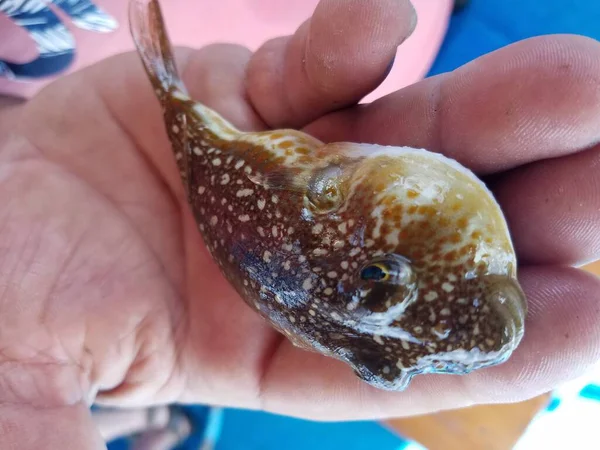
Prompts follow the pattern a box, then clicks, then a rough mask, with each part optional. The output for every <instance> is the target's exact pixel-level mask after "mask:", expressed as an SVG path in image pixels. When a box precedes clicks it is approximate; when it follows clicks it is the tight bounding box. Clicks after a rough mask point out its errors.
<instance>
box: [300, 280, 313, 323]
mask: <svg viewBox="0 0 600 450" xmlns="http://www.w3.org/2000/svg"><path fill="white" fill-rule="evenodd" d="M312 287H313V283H312V278H310V277H308V278H306V279H305V280H304V281H303V282H302V289H304V290H305V291H310V290H311V289H312ZM313 315H314V314H313Z"/></svg>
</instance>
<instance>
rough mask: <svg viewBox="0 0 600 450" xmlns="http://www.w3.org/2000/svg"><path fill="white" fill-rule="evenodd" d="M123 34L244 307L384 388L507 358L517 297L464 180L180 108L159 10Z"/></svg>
mask: <svg viewBox="0 0 600 450" xmlns="http://www.w3.org/2000/svg"><path fill="white" fill-rule="evenodd" d="M129 20H130V32H131V35H132V37H133V40H134V43H135V47H136V49H137V52H138V54H139V57H140V59H141V62H142V66H143V68H144V70H145V72H146V74H147V76H148V78H149V81H150V84H151V86H152V88H153V89H154V92H155V94H156V97H157V101H158V103H159V104H160V106H161V109H162V119H163V123H164V128H165V131H166V134H167V136H168V139H169V141H170V144H171V147H172V151H173V154H174V158H175V162H176V164H177V168H178V170H179V172H180V174H181V182H182V184H183V187H184V188H185V195H186V199H187V203H188V205H189V208H190V213H191V214H193V217H194V219H195V221H196V223H197V226H198V232H199V233H200V235H201V237H202V240H203V242H204V244H205V246H206V247H207V249H208V252H209V253H210V254H211V256H212V259H213V261H214V262H215V264H217V265H218V266H219V268H220V271H221V273H222V274H223V276H224V278H225V279H226V280H227V282H228V283H229V284H230V285H231V286H232V287H233V288H234V289H235V291H236V292H237V293H238V294H239V296H240V297H241V299H242V301H244V302H245V303H246V304H247V305H248V307H250V308H251V309H252V310H253V311H254V312H255V313H256V314H258V315H259V316H260V317H262V318H263V319H264V320H265V321H266V322H267V323H269V324H270V326H271V327H272V328H273V329H274V330H276V331H277V332H279V333H280V334H281V335H283V336H284V337H285V338H286V339H287V340H289V342H291V344H293V345H295V346H296V347H298V348H299V349H300V350H305V351H307V352H316V353H318V354H319V355H322V356H324V357H328V358H334V359H336V360H338V361H341V362H342V363H344V364H345V367H347V368H348V370H349V371H351V373H353V374H354V375H355V376H357V377H358V378H359V379H360V380H362V381H363V382H365V383H367V384H368V385H370V386H373V387H375V388H377V389H380V390H386V391H404V390H406V389H407V388H408V387H409V385H410V384H411V381H412V380H413V378H414V377H415V376H418V375H426V374H451V375H466V374H469V373H471V372H473V371H475V370H479V369H483V368H487V367H492V366H496V365H499V364H502V363H504V362H505V361H506V360H508V359H509V358H510V356H511V355H512V354H513V352H514V351H515V349H516V348H518V346H519V344H520V342H521V341H522V338H523V336H524V331H525V325H524V324H525V317H526V315H527V299H526V296H525V293H524V291H523V289H522V287H521V286H520V284H519V281H518V276H517V257H516V253H515V249H514V246H513V243H512V239H511V234H510V230H509V227H508V223H507V221H506V218H505V217H504V215H503V212H502V209H501V207H500V205H499V204H498V202H497V201H496V199H495V197H494V195H493V193H492V192H491V191H490V190H489V189H488V188H487V186H486V184H485V183H484V182H483V181H481V180H480V179H479V178H478V177H477V176H476V175H475V174H474V173H473V172H472V171H471V170H469V169H468V168H466V167H465V166H463V165H461V164H460V163H458V162H457V161H456V160H454V159H451V158H448V157H446V156H444V155H442V154H440V153H438V152H433V151H429V150H426V149H420V148H412V147H407V146H384V145H378V144H376V143H369V142H362V143H353V142H328V143H326V142H323V141H321V140H319V139H317V138H315V137H313V136H311V135H309V134H307V133H304V132H302V131H299V130H293V129H278V130H268V131H242V130H239V129H238V128H236V127H235V126H234V125H233V124H232V123H230V122H229V121H228V120H227V119H226V118H224V117H223V116H222V115H220V114H219V113H218V112H216V111H215V110H213V109H211V108H209V107H207V106H206V105H203V104H202V103H200V102H198V101H196V100H194V99H192V98H191V97H190V95H189V94H188V92H187V89H186V87H185V85H184V83H183V82H182V80H181V78H180V75H179V73H178V71H177V67H176V63H175V60H174V56H173V49H172V44H171V41H170V38H169V36H168V34H167V29H166V26H165V21H164V18H163V15H162V12H161V8H160V5H159V2H158V1H157V0H131V2H130V10H129ZM186 206H187V205H186ZM215 301H218V300H215ZM300 354H301V353H300ZM300 354H299V355H300ZM298 357H299V358H300V357H301V356H298Z"/></svg>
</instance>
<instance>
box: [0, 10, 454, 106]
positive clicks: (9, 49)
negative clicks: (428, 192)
mask: <svg viewBox="0 0 600 450" xmlns="http://www.w3.org/2000/svg"><path fill="white" fill-rule="evenodd" d="M95 3H96V4H97V5H98V6H99V7H101V8H102V9H103V10H104V11H106V12H107V13H109V14H110V15H111V16H112V17H114V18H115V19H116V21H117V22H118V23H119V27H118V28H117V29H116V30H115V31H112V32H108V33H92V32H89V31H85V30H81V29H78V28H77V27H75V26H73V25H72V24H71V23H70V22H69V21H68V19H65V23H66V24H67V25H68V28H69V29H70V30H71V31H72V33H73V35H74V37H75V39H76V42H77V57H76V60H75V63H74V64H73V65H71V67H70V69H69V70H70V71H73V70H77V69H79V68H81V67H84V66H87V65H89V64H91V63H94V62H96V61H98V60H100V59H103V58H105V57H107V56H110V55H113V54H116V53H120V52H123V51H127V50H132V49H133V43H132V41H131V38H130V35H129V28H128V26H127V3H128V2H127V1H126V0H96V1H95ZM317 3H318V0H286V1H282V0H218V1H207V0H195V1H191V0H164V1H163V2H162V6H163V9H164V14H165V16H166V21H167V25H168V28H169V33H170V35H171V38H172V39H173V41H174V43H175V44H176V45H185V46H189V47H202V46H204V45H206V44H209V43H214V42H234V43H239V44H243V45H245V46H247V47H249V48H250V49H253V50H254V49H256V48H258V47H259V46H260V45H261V44H262V43H263V42H264V41H266V40H268V39H270V38H273V37H276V36H280V35H287V34H290V33H293V32H294V31H295V29H296V28H297V27H298V25H300V24H301V23H302V22H303V21H304V20H306V19H307V18H308V17H310V15H311V13H312V11H313V10H314V8H315V6H316V5H317ZM413 4H414V6H415V8H416V9H417V13H418V16H419V21H418V24H417V28H416V30H415V32H414V34H413V35H412V36H411V37H410V38H409V39H408V40H407V41H406V42H405V43H404V44H403V45H402V46H401V47H400V48H399V49H398V53H397V56H396V63H395V65H394V68H393V69H392V71H391V73H390V75H389V76H388V78H387V79H386V81H385V82H384V83H383V84H382V85H381V86H380V87H379V88H378V89H377V90H376V91H375V92H373V93H372V94H371V95H369V96H368V97H367V98H366V99H365V101H371V100H373V99H375V98H378V97H381V96H383V95H385V94H388V93H390V92H393V91H395V90H397V89H400V88H402V87H404V86H406V85H409V84H412V83H414V82H416V81H418V80H419V79H421V78H422V77H423V76H424V75H425V74H426V72H427V71H428V70H429V68H430V66H431V64H432V62H433V60H434V58H435V56H436V54H437V52H438V49H439V46H440V44H441V42H442V40H443V37H444V35H445V32H446V28H447V23H448V20H449V16H450V11H451V9H452V0H435V1H434V0H413ZM63 17H64V16H63ZM36 54H37V53H36V50H35V44H34V43H33V42H31V41H30V40H29V38H28V36H27V34H26V33H24V32H23V31H22V30H20V29H18V28H17V27H16V26H14V25H12V24H11V23H10V22H9V21H8V20H7V19H6V17H3V16H2V15H1V14H0V58H1V59H8V60H11V61H15V62H26V61H28V60H31V59H33V58H35V57H36ZM50 80H51V79H44V80H42V81H35V82H16V81H9V80H6V79H0V93H9V94H13V95H20V96H31V95H33V94H34V93H35V92H36V91H37V90H38V89H40V88H41V87H42V86H43V85H45V84H47V83H48V82H49V81H50Z"/></svg>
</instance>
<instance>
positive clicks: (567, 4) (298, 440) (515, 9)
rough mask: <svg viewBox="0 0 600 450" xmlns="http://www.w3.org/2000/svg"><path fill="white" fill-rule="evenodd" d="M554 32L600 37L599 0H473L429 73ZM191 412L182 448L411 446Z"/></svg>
mask: <svg viewBox="0 0 600 450" xmlns="http://www.w3.org/2000/svg"><path fill="white" fill-rule="evenodd" d="M432 1H435V0H432ZM554 33H574V34H581V35H585V36H589V37H593V38H595V39H600V0H593V1H592V0H568V1H567V0H471V3H470V5H469V6H467V7H466V9H464V10H463V11H461V12H459V13H457V14H456V15H455V16H454V17H453V19H452V21H451V23H450V28H449V30H448V35H447V38H446V40H445V42H444V44H443V46H442V48H441V51H440V54H439V56H438V58H437V60H436V61H435V63H434V65H433V67H432V69H431V71H430V75H435V74H438V73H441V72H446V71H450V70H453V69H455V68H457V67H459V66H461V65H463V64H464V63H467V62H469V61H471V60H472V59H474V58H477V57H479V56H481V55H483V54H485V53H488V52H491V51H493V50H496V49H498V48H500V47H503V46H505V45H508V44H510V43H512V42H515V41H518V40H521V39H525V38H528V37H532V36H536V35H544V34H554ZM581 396H582V397H585V398H594V399H597V398H598V397H599V396H600V387H599V386H598V384H591V385H588V386H586V387H585V388H584V389H583V390H582V391H581ZM560 402H561V400H560V398H555V400H554V401H553V402H552V404H551V405H550V406H549V408H548V412H549V413H550V412H552V411H553V410H556V409H558V410H560ZM599 404H600V403H599ZM192 411H193V412H194V414H195V416H196V419H197V422H198V425H199V429H200V432H199V433H198V434H197V435H196V436H194V437H192V438H191V439H190V440H189V442H187V444H186V445H185V446H183V447H181V448H180V449H178V450H198V449H199V448H200V447H199V445H200V443H201V442H202V439H203V436H204V433H205V432H206V431H207V430H206V428H207V425H209V426H208V433H209V434H211V433H213V434H214V432H219V431H220V434H219V433H218V434H219V438H218V439H217V442H216V446H215V447H214V450H276V449H277V450H280V449H282V448H285V449H286V450H305V449H307V448H310V449H312V450H321V449H327V450H336V449H344V450H359V449H360V450H364V449H377V450H401V449H404V448H406V446H407V445H409V444H408V443H407V442H404V441H403V440H401V439H400V438H398V437H397V436H395V435H393V434H392V433H390V432H389V431H387V430H386V429H384V428H383V427H381V426H379V425H378V424H376V423H373V422H360V423H347V424H337V423H336V424H323V423H312V422H307V421H301V420H296V419H290V418H285V417H279V416H274V415H270V414H264V413H257V412H247V411H237V410H225V411H224V412H223V414H222V416H219V415H218V414H217V415H216V416H214V417H212V419H216V420H215V421H213V422H211V417H209V410H208V408H204V407H201V406H199V407H196V408H193V409H192ZM217 413H219V411H217ZM221 427H222V428H221ZM126 448H127V447H126V445H125V444H124V442H117V443H113V444H111V445H110V446H109V450H124V449H126Z"/></svg>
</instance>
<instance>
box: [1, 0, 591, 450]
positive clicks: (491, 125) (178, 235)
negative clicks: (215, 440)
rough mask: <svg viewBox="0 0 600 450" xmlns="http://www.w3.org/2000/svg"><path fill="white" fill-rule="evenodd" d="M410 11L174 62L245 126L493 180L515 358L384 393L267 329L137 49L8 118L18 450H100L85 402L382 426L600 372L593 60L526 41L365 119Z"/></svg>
mask: <svg viewBox="0 0 600 450" xmlns="http://www.w3.org/2000/svg"><path fill="white" fill-rule="evenodd" d="M411 11H412V10H411V8H410V5H409V4H408V2H407V1H398V0H385V1H381V0H380V1H378V2H364V1H354V0H353V1H351V2H349V1H348V0H344V1H342V0H323V1H322V2H321V5H320V6H319V8H318V9H317V12H316V13H315V15H314V16H313V18H312V20H311V21H310V22H309V23H308V24H305V25H303V26H302V27H301V28H300V29H299V31H298V32H297V33H296V34H295V35H294V36H293V37H289V38H281V39H278V40H275V41H273V42H270V43H268V44H266V45H265V47H263V48H262V49H261V50H259V51H258V52H257V53H256V54H254V55H251V54H250V52H249V51H247V50H245V49H243V48H240V47H237V46H231V45H215V46H210V47H207V48H204V49H201V50H198V51H191V50H182V51H180V52H179V57H180V59H179V66H180V68H181V70H182V72H183V78H184V81H185V82H186V84H187V86H188V88H189V90H190V93H191V95H192V96H193V97H195V98H197V99H199V100H200V101H202V102H203V103H205V104H207V105H208V106H210V107H212V108H214V109H216V110H217V111H218V112H220V113H221V114H223V115H224V116H225V117H226V118H227V119H229V120H231V121H232V122H233V123H234V124H235V125H237V126H238V127H240V128H242V129H267V128H280V127H296V128H303V129H304V130H305V131H308V132H309V133H312V134H314V135H315V136H316V137H318V138H320V139H322V140H325V141H336V140H346V141H360V142H373V143H379V144H394V145H409V146H413V147H425V148H428V149H430V150H433V151H439V152H443V153H445V154H446V155H448V156H450V157H453V158H455V159H457V160H458V161H459V162H461V163H463V164H465V165H467V166H469V167H470V168H472V169H473V170H475V171H476V172H477V173H479V174H481V175H482V176H485V177H488V176H492V177H493V180H492V183H493V186H494V190H495V193H496V194H497V196H498V200H499V202H500V203H501V205H502V207H503V209H504V211H505V213H506V216H507V219H508V221H509V224H510V227H511V229H512V233H513V236H514V242H515V246H516V249H517V251H518V254H519V258H520V262H521V267H520V281H521V283H522V285H523V287H524V289H525V291H526V293H527V296H528V300H529V316H528V318H527V320H528V321H527V325H526V332H525V337H524V340H523V342H522V344H521V346H520V347H519V348H518V349H517V351H516V352H515V353H514V354H513V356H512V358H511V359H510V360H509V361H508V362H506V363H505V364H502V365H500V366H497V367H494V368H490V369H485V370H480V371H477V372H474V373H472V374H470V375H467V376H447V375H446V376H445V375H427V376H420V377H417V378H416V379H415V380H414V381H413V382H412V383H411V386H410V387H409V389H408V390H407V391H406V392H401V393H390V392H384V391H379V390H376V389H374V388H372V387H370V386H368V385H366V384H365V383H363V382H361V381H360V380H358V379H357V378H356V377H355V376H354V374H353V373H352V372H351V371H350V369H349V368H348V367H347V366H346V365H345V364H343V363H341V362H338V361H334V360H332V359H329V358H325V357H323V356H320V355H318V354H316V353H308V352H305V351H302V350H299V349H297V348H295V347H293V346H292V345H291V344H290V343H289V342H288V341H287V340H285V339H283V338H282V337H281V336H280V335H279V334H277V333H275V332H274V331H273V330H272V329H271V328H270V327H269V326H267V325H266V324H265V323H264V322H263V321H262V319H260V318H259V317H258V316H257V315H256V314H255V313H254V312H252V311H251V310H250V309H249V308H248V307H247V306H246V305H245V304H244V303H243V301H242V300H241V299H240V298H239V297H238V296H237V295H236V294H235V292H234V291H233V289H232V288H231V287H230V286H229V285H228V284H227V283H226V282H225V280H224V278H223V277H222V276H221V274H220V273H219V270H218V268H217V266H216V265H215V264H214V263H213V261H212V260H211V258H210V256H209V255H208V253H207V252H206V250H205V248H204V246H203V244H202V242H201V238H200V236H199V233H198V231H197V227H196V225H195V222H194V220H193V218H192V216H191V213H190V212H189V210H188V207H187V204H186V202H185V197H184V195H183V187H182V186H181V182H180V180H179V174H178V173H177V170H176V166H175V162H174V161H173V158H172V153H171V149H170V145H169V142H168V141H167V139H166V135H165V132H164V128H163V125H162V117H161V114H160V109H159V106H158V103H157V101H156V99H155V97H154V94H153V92H152V90H151V88H150V86H149V83H148V81H147V79H146V76H145V74H144V73H143V70H142V67H141V63H140V62H139V59H138V57H137V55H135V54H133V53H130V54H126V55H121V56H118V57H114V58H111V59H108V60H106V61H103V62H101V63H99V64H97V65H95V66H93V67H90V68H88V69H86V70H83V71H81V72H78V73H75V74H72V75H69V76H67V77H65V78H63V79H61V80H58V81H56V82H54V83H53V84H52V85H51V86H49V87H48V88H47V89H46V90H44V91H43V92H41V93H40V94H39V95H38V96H36V97H35V98H34V99H33V100H31V101H30V102H28V103H27V104H25V105H16V106H11V107H10V109H9V108H6V109H5V110H4V111H2V113H1V116H0V141H1V142H0V174H1V175H0V180H1V181H0V183H1V188H0V213H1V215H0V217H1V218H2V221H1V222H0V223H1V224H2V234H1V235H0V255H1V258H0V264H1V267H2V270H1V272H0V286H1V287H2V291H1V292H2V295H1V297H0V299H1V302H0V308H1V309H0V320H1V322H0V346H1V349H2V352H1V353H0V357H1V358H2V359H1V361H2V364H1V365H0V400H1V404H2V405H3V406H0V422H4V423H5V424H6V423H9V424H11V426H10V427H8V428H6V427H4V429H8V430H9V431H8V434H7V436H8V438H6V440H3V442H11V439H12V442H14V443H15V444H14V445H13V447H9V448H18V449H22V448H40V446H42V444H43V447H44V448H54V447H55V446H56V448H59V446H60V448H62V447H64V446H65V445H66V444H67V443H68V444H69V445H74V447H75V448H79V449H87V448H90V449H91V448H103V445H104V444H103V443H102V442H101V439H100V437H99V436H98V435H97V434H93V424H92V421H91V419H90V416H89V411H88V408H87V404H86V402H87V401H91V400H95V401H97V402H98V403H100V404H105V405H112V406H143V405H151V404H159V403H165V402H173V401H177V402H201V403H216V404H220V405H225V406H233V407H243V408H260V409H265V410H269V411H274V412H279V413H283V414H290V415H295V416H301V417H307V418H312V419H356V418H364V419H367V418H385V417H391V416H404V415H413V414H420V413H426V412H430V411H436V410H440V409H447V408H454V407H461V406H467V405H470V404H475V403H483V402H506V401H516V400H521V399H525V398H529V397H531V396H534V395H537V394H540V393H542V392H545V391H548V390H550V389H552V388H553V387H554V386H556V385H557V384H558V383H561V382H563V381H566V380H568V379H571V378H573V377H575V376H578V375H580V374H582V373H583V372H584V371H585V370H587V369H588V368H590V367H591V366H592V365H593V364H595V363H597V362H598V361H599V360H600V327H599V326H598V325H597V324H598V323H600V307H599V305H600V289H599V287H600V283H599V281H598V279H596V278H594V277H592V276H590V275H588V274H585V273H583V272H581V271H579V270H577V269H574V268H570V267H568V266H569V265H577V264H579V263H581V262H583V261H587V260H591V259H596V258H598V257H600V237H599V236H598V234H597V233H596V232H595V230H596V229H597V227H598V224H599V223H600V210H599V208H598V204H599V202H600V198H599V197H600V186H599V185H598V182H597V179H598V177H597V176H596V175H597V171H598V167H599V165H600V147H599V146H598V145H597V143H598V141H599V138H600V89H599V86H600V70H599V69H600V67H599V66H600V63H599V62H598V61H600V44H598V43H597V42H595V41H591V40H588V39H584V38H580V37H574V36H555V37H543V38H537V39H532V40H529V41H525V42H521V43H518V44H515V45H513V46H510V47H508V48H505V49H502V50H500V51H498V52H496V53H494V54H491V55H487V56H485V57H483V58H480V59H479V60H477V61H475V62H473V63H471V64H469V65H467V66H465V67H463V68H461V69H459V70H457V71H456V72H454V73H450V74H445V75H442V76H438V77H434V78H431V79H427V80H425V81H422V82H420V83H417V84H415V85H413V86H410V87H408V88H406V89H403V90H401V91H399V92H397V93H395V94H392V95H390V96H387V97H385V98H382V99H380V100H378V101H376V102H374V103H373V104H370V105H361V106H354V105H355V103H356V102H357V101H358V100H359V99H360V98H361V97H363V96H364V95H366V94H368V93H369V92H370V91H372V90H373V89H374V88H375V87H376V86H377V85H378V84H379V83H380V82H381V81H382V80H383V78H384V77H385V71H386V68H387V67H388V66H389V63H390V60H391V59H392V57H393V55H394V54H395V50H396V46H397V45H399V44H400V43H401V42H402V40H403V39H404V38H406V37H407V36H408V35H409V34H410V30H411V28H412V26H411ZM403 63H408V62H403V61H396V64H403ZM96 394H97V396H96ZM11 433H12V434H11ZM92 436H95V437H92ZM93 439H95V441H94V442H92V441H93ZM25 440H27V441H25ZM75 442H77V444H73V443H75ZM19 445H20V446H19ZM86 445H87V447H86Z"/></svg>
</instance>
